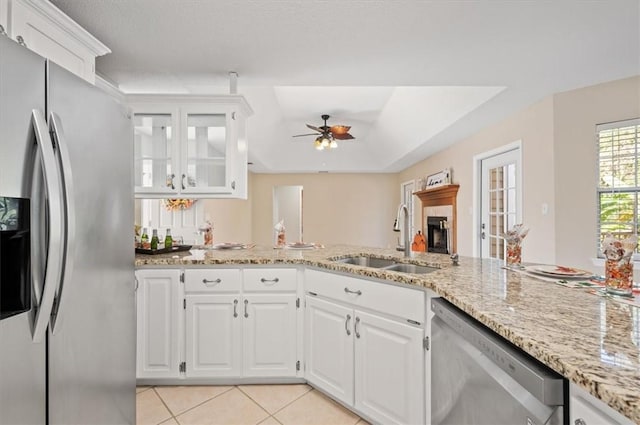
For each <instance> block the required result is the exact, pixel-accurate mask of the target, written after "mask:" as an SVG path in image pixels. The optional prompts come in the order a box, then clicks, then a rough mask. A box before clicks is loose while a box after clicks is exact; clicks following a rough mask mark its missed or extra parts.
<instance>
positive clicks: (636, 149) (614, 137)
mask: <svg viewBox="0 0 640 425" xmlns="http://www.w3.org/2000/svg"><path fill="white" fill-rule="evenodd" d="M596 130H597V137H598V236H599V238H598V255H599V256H600V257H602V256H603V255H602V252H601V250H600V243H601V241H602V238H603V237H604V235H605V234H607V233H611V234H613V235H614V236H615V237H617V238H626V237H629V236H631V235H634V234H635V235H637V234H638V228H639V224H638V215H639V213H640V202H639V200H640V162H639V160H638V154H640V119H634V120H627V121H618V122H614V123H608V124H600V125H598V126H597V127H596ZM634 259H635V260H636V261H637V260H640V256H639V255H638V250H637V249H636V253H635V255H634Z"/></svg>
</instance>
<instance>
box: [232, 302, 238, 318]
mask: <svg viewBox="0 0 640 425" xmlns="http://www.w3.org/2000/svg"><path fill="white" fill-rule="evenodd" d="M233 317H238V300H233Z"/></svg>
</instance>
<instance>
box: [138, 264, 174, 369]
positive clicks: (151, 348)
mask: <svg viewBox="0 0 640 425" xmlns="http://www.w3.org/2000/svg"><path fill="white" fill-rule="evenodd" d="M136 281H137V290H136V319H137V360H136V369H137V373H136V375H137V377H138V378H177V377H179V376H180V352H181V344H182V341H181V338H182V335H181V332H180V329H181V328H182V291H181V287H180V270H138V271H136Z"/></svg>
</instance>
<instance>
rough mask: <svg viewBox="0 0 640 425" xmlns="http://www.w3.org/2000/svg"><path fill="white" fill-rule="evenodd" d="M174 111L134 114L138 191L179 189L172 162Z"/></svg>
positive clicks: (135, 170) (135, 171)
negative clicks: (172, 112) (171, 112)
mask: <svg viewBox="0 0 640 425" xmlns="http://www.w3.org/2000/svg"><path fill="white" fill-rule="evenodd" d="M172 123H173V117H172V114H170V113H169V114H144V113H136V114H134V156H135V159H134V162H135V164H134V167H135V169H134V175H135V186H136V191H141V192H167V191H172V190H176V189H177V186H176V185H177V183H178V182H177V180H176V178H175V177H176V176H175V174H176V172H177V170H175V166H174V164H173V144H174V141H173V137H175V134H174V128H173V125H172Z"/></svg>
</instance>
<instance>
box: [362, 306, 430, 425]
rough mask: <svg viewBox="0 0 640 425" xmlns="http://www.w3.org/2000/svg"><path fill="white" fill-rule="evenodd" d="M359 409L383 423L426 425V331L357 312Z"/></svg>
mask: <svg viewBox="0 0 640 425" xmlns="http://www.w3.org/2000/svg"><path fill="white" fill-rule="evenodd" d="M355 316H356V319H355V320H356V324H355V331H354V333H355V336H356V339H355V341H356V342H355V388H356V393H355V406H356V408H357V409H359V410H361V411H362V412H363V413H366V414H367V415H369V416H370V417H371V418H374V419H377V420H378V421H380V422H382V423H397V424H415V423H424V384H423V376H424V354H423V348H422V338H423V335H424V331H423V330H422V329H420V328H415V327H412V326H408V325H405V324H402V323H399V322H395V321H391V320H388V319H385V318H382V317H379V316H374V315H370V314H367V313H363V312H360V311H357V310H356V311H355Z"/></svg>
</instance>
